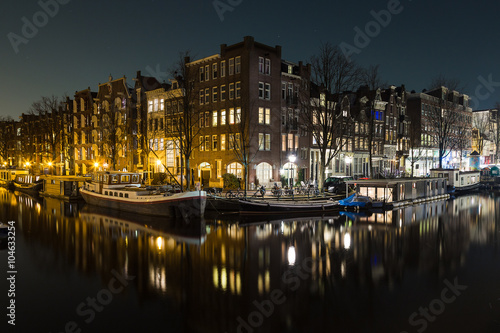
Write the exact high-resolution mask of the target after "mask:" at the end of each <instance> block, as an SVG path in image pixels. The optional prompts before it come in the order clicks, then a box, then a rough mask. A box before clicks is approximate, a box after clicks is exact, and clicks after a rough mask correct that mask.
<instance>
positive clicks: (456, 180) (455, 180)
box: [455, 173, 458, 182]
mask: <svg viewBox="0 0 500 333" xmlns="http://www.w3.org/2000/svg"><path fill="white" fill-rule="evenodd" d="M455 181H457V182H458V173H457V179H455Z"/></svg>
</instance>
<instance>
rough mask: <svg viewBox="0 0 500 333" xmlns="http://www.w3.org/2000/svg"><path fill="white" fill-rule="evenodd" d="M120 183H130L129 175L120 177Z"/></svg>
mask: <svg viewBox="0 0 500 333" xmlns="http://www.w3.org/2000/svg"><path fill="white" fill-rule="evenodd" d="M120 182H121V183H130V175H122V179H121V180H120Z"/></svg>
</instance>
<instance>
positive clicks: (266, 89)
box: [236, 83, 271, 99]
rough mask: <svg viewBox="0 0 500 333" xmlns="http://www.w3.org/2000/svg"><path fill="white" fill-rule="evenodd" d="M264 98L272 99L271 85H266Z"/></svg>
mask: <svg viewBox="0 0 500 333" xmlns="http://www.w3.org/2000/svg"><path fill="white" fill-rule="evenodd" d="M236 95H238V94H236ZM264 98H265V99H271V85H270V84H269V83H266V84H265V92H264Z"/></svg>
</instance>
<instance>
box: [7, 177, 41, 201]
mask: <svg viewBox="0 0 500 333" xmlns="http://www.w3.org/2000/svg"><path fill="white" fill-rule="evenodd" d="M12 186H13V187H14V191H19V192H23V193H26V194H29V195H34V196H37V195H38V194H39V192H40V190H41V189H42V187H43V181H42V180H41V179H40V176H37V175H30V174H20V175H17V176H16V178H15V179H14V181H13V182H12Z"/></svg>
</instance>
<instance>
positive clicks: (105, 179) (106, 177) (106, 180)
mask: <svg viewBox="0 0 500 333" xmlns="http://www.w3.org/2000/svg"><path fill="white" fill-rule="evenodd" d="M102 179H103V182H104V183H105V184H107V183H108V175H104V176H103V178H102Z"/></svg>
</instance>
